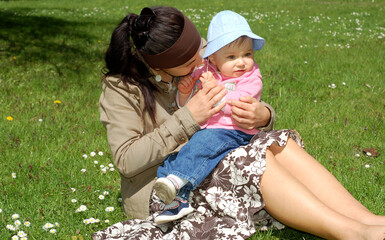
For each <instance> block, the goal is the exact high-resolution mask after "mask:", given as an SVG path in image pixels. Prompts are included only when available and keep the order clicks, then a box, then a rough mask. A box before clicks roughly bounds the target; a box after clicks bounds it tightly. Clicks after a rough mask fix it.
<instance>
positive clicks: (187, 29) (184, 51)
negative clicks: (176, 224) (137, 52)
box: [142, 15, 201, 68]
mask: <svg viewBox="0 0 385 240" xmlns="http://www.w3.org/2000/svg"><path fill="white" fill-rule="evenodd" d="M183 17H184V27H183V31H182V34H181V35H180V36H179V38H178V40H177V41H176V42H175V43H174V44H173V45H172V46H171V47H170V48H168V49H167V50H165V51H163V52H161V53H158V54H156V55H148V54H143V53H142V56H143V58H144V60H146V62H147V63H148V65H150V67H152V68H173V67H178V66H180V65H182V64H184V63H186V62H187V61H188V60H190V59H191V58H192V57H194V55H195V54H196V53H197V52H198V50H199V46H200V44H201V36H200V34H199V32H198V30H197V29H196V27H195V26H194V24H193V23H192V22H191V21H190V20H189V19H188V18H187V17H186V16H184V15H183Z"/></svg>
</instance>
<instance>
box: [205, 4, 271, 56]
mask: <svg viewBox="0 0 385 240" xmlns="http://www.w3.org/2000/svg"><path fill="white" fill-rule="evenodd" d="M241 36H248V37H249V38H252V39H253V49H254V50H261V49H262V47H263V45H265V39H263V38H261V37H260V36H258V35H256V34H254V33H253V32H252V31H251V29H250V26H249V24H248V23H247V21H246V19H245V18H244V17H242V16H241V15H239V14H238V13H235V12H233V11H230V10H225V11H222V12H219V13H217V14H216V15H215V16H214V17H213V19H212V20H211V22H210V25H209V29H208V32H207V47H206V51H205V53H204V54H203V58H207V57H208V56H210V55H211V54H213V53H215V52H216V51H218V50H219V49H221V48H223V47H224V46H226V45H227V44H229V43H231V42H233V41H235V40H236V39H237V38H239V37H241Z"/></svg>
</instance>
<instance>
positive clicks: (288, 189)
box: [261, 150, 385, 240]
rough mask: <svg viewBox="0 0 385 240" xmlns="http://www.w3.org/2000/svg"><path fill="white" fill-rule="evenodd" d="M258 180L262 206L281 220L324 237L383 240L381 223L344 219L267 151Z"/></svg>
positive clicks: (384, 232) (383, 234) (384, 234)
mask: <svg viewBox="0 0 385 240" xmlns="http://www.w3.org/2000/svg"><path fill="white" fill-rule="evenodd" d="M266 154H267V156H266V162H267V163H266V171H265V173H264V174H263V177H262V180H261V191H262V196H263V199H264V201H265V204H266V205H265V209H266V211H268V212H269V213H270V214H271V215H272V216H273V217H275V218H276V219H277V220H279V221H281V222H282V223H284V224H286V225H288V226H290V227H293V228H295V229H298V230H301V231H305V232H308V233H311V234H314V235H317V236H320V237H323V238H326V239H352V240H354V239H375V240H383V238H384V237H385V226H370V225H365V224H363V223H360V222H357V221H355V220H353V219H351V218H348V217H346V216H344V215H342V214H339V213H338V212H336V211H334V210H333V209H331V208H329V207H328V206H327V205H325V204H324V203H322V202H321V201H320V200H319V199H318V198H317V197H316V196H315V195H314V194H313V193H312V192H310V191H309V190H308V189H307V188H306V187H305V186H304V185H303V184H301V183H300V182H299V181H298V180H297V179H296V178H295V177H293V176H292V175H291V174H290V173H289V172H288V171H287V170H286V169H285V168H284V167H282V166H281V165H280V164H279V163H278V161H277V160H276V159H275V157H274V155H273V154H272V153H271V152H270V151H269V150H268V151H267V153H266Z"/></svg>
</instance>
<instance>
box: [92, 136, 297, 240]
mask: <svg viewBox="0 0 385 240" xmlns="http://www.w3.org/2000/svg"><path fill="white" fill-rule="evenodd" d="M288 137H291V138H292V139H293V140H295V141H296V142H297V144H298V145H300V146H301V147H303V143H302V140H301V137H300V136H299V134H298V133H297V132H296V131H295V130H273V131H269V132H263V131H261V132H259V133H258V134H257V135H255V136H254V137H253V138H252V140H251V141H250V144H248V145H246V146H242V147H239V148H237V149H235V150H233V151H232V152H230V153H229V154H228V155H227V156H226V157H225V158H224V159H223V160H222V161H221V162H220V163H219V164H218V166H217V167H216V168H215V170H214V171H213V172H212V173H211V174H210V175H209V176H208V177H207V178H206V179H205V181H203V182H202V183H201V184H200V185H199V186H198V188H197V189H195V190H194V191H193V192H191V194H190V199H189V201H190V204H191V206H192V207H194V208H195V209H196V211H194V212H193V213H191V214H189V215H187V216H186V217H184V218H182V219H181V220H178V221H175V222H171V223H167V224H163V225H160V226H159V225H156V224H155V223H154V221H153V219H154V217H155V216H156V215H157V214H159V212H160V211H161V210H162V209H163V207H164V204H163V203H162V202H161V201H160V200H159V199H158V198H157V197H156V195H155V194H153V195H152V198H151V201H150V216H149V217H148V218H147V219H146V220H139V219H130V220H127V221H124V222H120V223H116V224H114V225H112V226H110V227H108V228H106V229H104V230H101V231H98V232H96V233H94V234H93V235H92V238H93V239H94V240H101V239H121V240H123V239H170V240H171V239H183V240H188V239H207V240H209V239H246V238H248V237H250V236H251V235H253V234H254V233H255V232H256V229H260V230H266V229H268V228H271V227H274V228H278V229H281V228H284V225H282V224H281V223H279V222H278V221H276V220H275V219H274V218H272V217H271V216H270V215H269V214H268V213H267V212H266V211H265V210H263V208H264V206H265V203H264V201H263V198H262V194H261V190H260V180H261V178H262V175H263V173H264V171H265V169H266V148H268V147H269V146H270V145H272V144H278V145H279V146H284V145H286V142H287V140H288Z"/></svg>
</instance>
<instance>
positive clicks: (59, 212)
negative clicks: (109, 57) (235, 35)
mask: <svg viewBox="0 0 385 240" xmlns="http://www.w3.org/2000/svg"><path fill="white" fill-rule="evenodd" d="M162 4H163V5H171V6H175V7H177V8H179V9H181V10H182V11H183V12H184V13H185V14H186V15H187V16H188V17H190V18H191V19H192V21H193V22H194V23H195V24H196V26H197V27H198V30H199V31H200V32H201V34H202V35H203V36H205V35H206V33H207V27H208V24H209V21H210V19H211V18H212V16H213V15H214V14H215V13H217V12H219V11H221V10H224V9H231V10H233V11H236V12H238V13H240V14H242V15H243V16H245V17H246V18H247V19H248V21H249V23H250V25H251V27H252V29H254V30H255V32H256V33H257V34H259V35H260V36H262V37H264V38H265V39H266V45H265V47H264V48H263V49H262V50H261V51H260V52H258V53H257V54H256V59H257V61H258V63H259V65H260V68H261V72H262V75H263V77H264V78H263V81H264V92H263V95H262V98H263V100H264V101H266V102H268V103H271V104H272V106H273V107H274V109H275V110H276V112H277V122H276V125H275V126H276V128H277V129H278V128H294V129H297V130H298V131H299V132H300V133H301V135H302V137H303V139H304V142H305V146H306V149H307V151H308V152H309V153H310V154H312V155H313V156H315V157H316V158H317V159H318V160H319V161H320V162H321V163H322V164H323V165H324V166H325V167H326V168H327V169H328V170H330V171H331V172H332V173H333V174H334V175H335V176H336V177H337V178H338V179H339V180H340V181H341V182H342V184H343V185H344V186H345V187H346V188H347V189H348V190H349V191H350V192H351V193H352V194H353V195H354V197H356V198H357V199H358V200H359V201H361V202H362V203H363V204H364V205H365V206H367V207H368V208H369V209H370V210H371V211H372V212H374V213H376V214H382V215H384V214H385V208H384V202H385V188H384V186H385V166H384V165H385V164H384V156H385V124H384V122H385V118H384V115H385V88H384V80H385V79H384V76H385V75H384V72H385V67H384V66H385V65H384V57H383V56H385V17H384V16H385V3H384V2H381V1H377V0H375V1H353V0H351V1H335V0H332V1H327V2H326V1H300V0H292V1H289V0H286V1H284V0H282V1H278V0H274V1H270V0H269V1H268V0H263V1H262V0H261V1H245V0H241V1H219V0H213V1H209V2H208V1H201V0H199V1H175V2H174V1H171V0H169V1H155V0H153V1H113V3H112V2H111V1H101V0H96V1H70V0H67V1H64V0H62V1H0V92H1V94H0V161H1V164H2V167H1V171H0V194H1V195H0V209H1V210H2V211H1V213H0V238H1V239H11V237H12V236H13V235H14V234H17V232H13V231H10V230H8V229H7V228H6V226H7V225H8V224H11V225H14V222H15V219H12V215H13V214H15V213H17V214H19V218H18V219H19V220H20V221H21V224H22V225H21V226H20V229H21V230H23V231H24V232H26V233H27V234H28V239H81V238H85V239H89V238H90V235H91V234H92V233H93V232H95V231H97V230H100V229H103V228H105V227H107V226H108V225H110V224H112V223H115V222H119V221H122V220H125V216H124V215H123V213H122V211H121V204H120V202H119V198H120V190H119V186H120V177H119V174H118V172H117V171H116V170H115V171H109V170H107V172H106V173H105V174H104V173H103V172H102V170H101V167H100V165H104V166H108V164H110V163H112V156H111V153H110V150H109V146H108V143H107V141H106V133H105V130H104V128H103V126H102V125H101V124H100V122H99V112H98V98H99V95H100V92H101V82H100V78H101V69H102V68H103V66H104V63H103V54H104V52H105V50H106V47H107V45H108V41H109V38H110V34H111V33H112V30H113V29H114V27H115V26H116V25H117V24H118V23H119V22H120V20H121V19H122V18H123V17H124V16H125V14H126V13H127V12H128V11H133V12H135V13H138V12H139V11H140V9H141V8H142V7H144V6H153V5H162ZM331 84H335V85H336V87H335V88H330V87H328V86H329V85H331ZM56 100H59V101H60V103H58V102H56V103H55V101H56ZM9 116H11V117H12V118H13V120H11V121H10V120H7V117H9ZM374 147H375V148H376V149H377V151H378V152H379V153H380V156H379V157H377V158H374V157H368V156H365V155H364V154H363V153H362V149H363V148H374ZM91 152H95V153H98V152H103V155H102V156H99V155H98V154H96V156H94V157H92V156H90V154H91ZM83 154H86V155H87V156H88V158H84V157H83ZM356 154H360V156H359V157H356V156H355V155H356ZM94 161H98V163H97V164H96V163H94ZM366 165H368V166H369V167H368V168H367V167H365V166H366ZM82 169H86V172H84V173H83V172H82V171H81V170H82ZM12 173H16V178H13V177H12ZM71 188H75V189H76V191H75V192H73V191H72V190H71ZM104 191H108V192H109V194H108V195H105V198H104V200H100V199H99V198H98V197H99V195H103V192H104ZM72 199H76V200H77V202H76V203H72V202H71V200H72ZM80 205H85V206H86V207H87V210H86V211H85V212H79V213H76V212H75V211H76V209H77V208H79V207H80ZM109 206H112V207H114V208H115V210H114V211H113V212H106V211H105V209H106V208H107V207H109ZM91 217H93V218H95V219H99V220H100V222H99V223H92V224H84V223H83V221H84V219H89V218H91ZM107 219H108V220H109V223H105V222H104V221H105V220H107ZM24 221H29V222H30V223H31V225H30V226H29V227H26V226H24V225H23V223H24ZM56 222H57V223H59V226H58V227H57V226H55V227H54V228H55V229H56V233H55V234H51V233H50V232H47V231H45V230H43V228H42V227H43V226H44V225H45V224H46V223H52V224H54V223H56ZM251 239H317V238H316V237H313V236H310V235H308V234H304V233H301V232H298V231H295V230H292V229H289V228H287V229H285V230H282V231H268V232H264V233H257V234H256V235H255V236H253V237H252V238H251Z"/></svg>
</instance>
